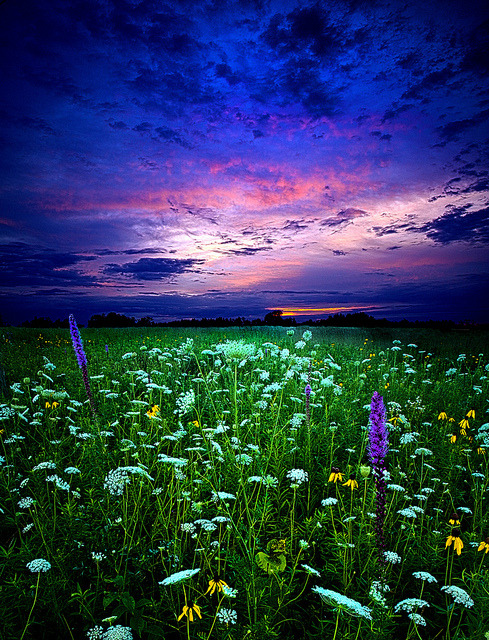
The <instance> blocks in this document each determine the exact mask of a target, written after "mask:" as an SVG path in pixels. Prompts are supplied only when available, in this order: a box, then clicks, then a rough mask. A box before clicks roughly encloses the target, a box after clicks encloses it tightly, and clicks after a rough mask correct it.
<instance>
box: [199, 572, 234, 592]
mask: <svg viewBox="0 0 489 640" xmlns="http://www.w3.org/2000/svg"><path fill="white" fill-rule="evenodd" d="M227 586H229V585H228V584H227V583H226V582H224V580H221V579H220V577H219V576H215V577H214V578H212V580H209V588H208V589H207V591H206V592H205V594H204V595H207V594H208V593H209V591H210V592H211V595H212V594H213V593H214V591H216V589H217V591H218V592H221V591H222V589H223V587H227Z"/></svg>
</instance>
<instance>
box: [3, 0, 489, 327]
mask: <svg viewBox="0 0 489 640" xmlns="http://www.w3.org/2000/svg"><path fill="white" fill-rule="evenodd" d="M0 30H1V38H0V86H1V87H2V91H1V92H0V148H1V149H2V152H1V154H0V313H1V315H2V318H3V319H4V321H7V322H9V323H12V324H18V323H20V322H22V321H24V320H28V319H31V318H33V317H34V316H49V317H51V318H52V319H56V318H66V317H67V316H68V314H70V313H73V314H74V315H75V317H76V319H77V321H78V322H81V323H84V322H86V321H87V320H88V318H90V317H91V316H92V315H94V314H99V313H109V312H111V311H115V312H117V313H123V314H125V315H129V316H133V317H136V318H139V317H142V316H151V317H153V319H154V320H155V321H168V320H175V319H180V318H192V317H195V318H201V317H208V318H209V317H217V316H223V317H230V318H231V317H237V316H241V317H245V318H257V317H263V316H264V315H265V314H266V313H267V312H268V311H269V310H271V309H282V310H283V311H284V314H285V315H288V316H295V317H296V318H297V320H298V321H303V320H304V319H306V318H308V317H311V318H316V319H317V318H320V317H327V316H328V315H332V314H334V313H355V312H360V311H361V312H365V313H368V314H369V315H373V316H374V317H377V318H388V319H391V320H400V319H403V318H406V319H409V320H415V319H421V320H427V319H432V320H445V319H448V320H454V321H457V322H458V321H465V320H470V321H474V322H487V321H489V286H488V283H489V277H488V276H489V265H488V262H489V260H488V259H489V252H488V246H489V175H488V167H489V163H488V155H489V144H488V138H489V124H488V122H489V66H488V63H489V8H488V7H486V3H485V2H478V1H477V0H474V1H471V2H466V1H464V2H461V1H459V0H457V1H455V0H443V2H441V1H438V0H430V2H427V1H426V0H414V1H413V2H409V1H408V2H404V1H403V2H385V1H376V0H366V1H361V0H350V1H337V2H335V1H334V0H332V1H328V2H326V1H324V2H310V1H303V2H302V1H296V0H246V1H241V2H238V1H236V0H234V1H233V0H228V1H224V0H180V1H177V2H175V1H173V2H171V3H166V2H164V0H77V1H70V0H35V1H33V0H22V2H18V1H17V0H4V1H3V2H1V3H0Z"/></svg>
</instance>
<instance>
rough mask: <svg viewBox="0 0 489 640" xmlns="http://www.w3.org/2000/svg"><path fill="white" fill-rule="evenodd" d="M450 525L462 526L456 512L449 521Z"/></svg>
mask: <svg viewBox="0 0 489 640" xmlns="http://www.w3.org/2000/svg"><path fill="white" fill-rule="evenodd" d="M448 524H451V525H452V526H453V525H456V524H460V520H459V519H458V513H456V512H454V513H452V515H451V516H450V520H449V521H448Z"/></svg>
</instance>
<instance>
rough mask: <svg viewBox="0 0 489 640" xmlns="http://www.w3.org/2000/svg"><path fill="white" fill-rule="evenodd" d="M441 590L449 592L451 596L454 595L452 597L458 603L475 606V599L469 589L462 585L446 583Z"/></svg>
mask: <svg viewBox="0 0 489 640" xmlns="http://www.w3.org/2000/svg"><path fill="white" fill-rule="evenodd" d="M441 590H442V591H445V592H446V593H448V595H449V596H452V598H453V599H454V601H455V602H456V603H457V604H463V605H464V607H473V606H474V601H473V600H472V598H471V597H470V596H469V594H468V593H467V591H464V590H463V589H461V588H460V587H456V586H455V585H454V584H451V585H446V586H444V587H442V588H441Z"/></svg>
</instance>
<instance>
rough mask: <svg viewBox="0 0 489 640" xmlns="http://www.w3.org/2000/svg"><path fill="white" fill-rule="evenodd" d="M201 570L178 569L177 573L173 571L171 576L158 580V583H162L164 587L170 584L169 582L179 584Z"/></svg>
mask: <svg viewBox="0 0 489 640" xmlns="http://www.w3.org/2000/svg"><path fill="white" fill-rule="evenodd" d="M199 571H200V569H185V570H184V571H178V572H177V573H173V574H172V575H171V576H168V577H167V578H165V579H164V580H162V581H161V582H158V584H161V585H163V586H164V587H166V586H168V585H169V584H177V583H178V582H182V581H183V580H186V579H187V578H191V577H192V576H194V575H195V574H196V573H198V572H199Z"/></svg>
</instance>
